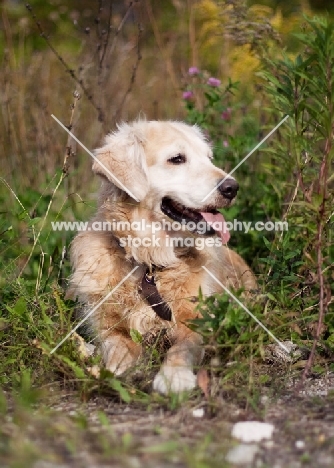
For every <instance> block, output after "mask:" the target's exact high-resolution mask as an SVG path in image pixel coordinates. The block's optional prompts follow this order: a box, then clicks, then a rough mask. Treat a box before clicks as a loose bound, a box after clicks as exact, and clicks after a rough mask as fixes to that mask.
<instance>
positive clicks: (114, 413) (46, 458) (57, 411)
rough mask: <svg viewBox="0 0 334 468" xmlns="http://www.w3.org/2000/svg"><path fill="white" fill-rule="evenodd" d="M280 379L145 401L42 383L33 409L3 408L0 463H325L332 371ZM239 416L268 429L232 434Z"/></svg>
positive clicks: (288, 466) (332, 430)
mask: <svg viewBox="0 0 334 468" xmlns="http://www.w3.org/2000/svg"><path fill="white" fill-rule="evenodd" d="M286 387H287V388H285V389H283V390H282V388H278V387H277V389H276V390H275V389H273V386H268V388H266V387H263V388H262V390H261V392H260V393H259V394H258V395H255V396H253V398H252V399H244V398H243V397H240V394H238V395H239V397H236V396H235V394H233V392H232V393H231V392H229V391H226V392H224V391H223V392H222V394H221V395H219V396H216V398H215V399H214V400H212V401H211V399H210V397H209V398H205V397H204V396H203V395H201V394H200V392H198V394H197V395H195V396H193V397H192V396H191V397H190V398H188V399H186V400H185V401H184V402H183V403H182V402H176V401H173V400H172V399H166V398H162V397H159V396H156V397H154V396H153V397H151V398H150V399H149V400H147V402H146V403H145V404H143V403H142V402H131V403H129V404H125V403H122V402H120V401H119V400H118V399H115V398H108V397H106V396H98V395H96V396H94V397H92V398H91V399H89V401H88V402H82V401H81V400H80V398H79V396H78V393H77V392H75V391H73V392H65V391H64V390H63V391H59V389H57V388H53V387H51V391H50V392H49V394H48V398H47V403H46V404H44V405H43V406H41V405H38V406H36V408H35V409H34V411H33V412H31V410H29V411H25V410H22V409H21V410H20V412H18V411H15V409H13V408H12V409H11V410H10V411H8V413H7V416H6V417H5V419H4V420H3V422H2V433H3V434H4V435H5V440H2V441H1V442H0V466H1V467H7V466H8V467H25V468H27V467H30V466H31V467H33V468H69V467H75V468H77V467H78V468H79V467H80V468H84V467H85V468H86V467H89V468H95V467H96V468H103V467H116V468H118V467H120V468H125V467H126V468H127V467H130V468H140V467H145V468H151V467H152V468H157V467H158V468H160V467H161V468H169V467H170V468H172V467H175V468H182V467H191V468H193V467H194V468H207V467H208V468H211V467H212V468H215V467H217V468H218V467H220V468H225V467H226V468H229V467H238V466H241V467H249V468H253V467H254V468H265V467H268V468H299V467H312V468H325V467H331V468H332V467H334V373H330V372H329V373H327V374H325V375H322V376H321V377H319V376H317V377H313V378H310V379H308V380H307V382H306V385H305V387H304V389H303V390H301V391H299V392H296V390H295V387H294V384H293V382H290V383H289V384H288V385H287V386H286ZM245 391H246V390H245ZM246 401H247V403H245V402H246ZM196 410H200V411H196ZM247 420H249V421H265V422H269V423H272V424H273V425H274V427H275V429H274V433H273V436H272V438H271V439H269V440H265V441H262V442H257V443H243V442H240V441H238V440H236V439H233V438H232V436H231V430H232V427H233V425H234V424H235V423H236V422H238V421H247ZM1 449H2V450H1ZM1 454H2V455H1Z"/></svg>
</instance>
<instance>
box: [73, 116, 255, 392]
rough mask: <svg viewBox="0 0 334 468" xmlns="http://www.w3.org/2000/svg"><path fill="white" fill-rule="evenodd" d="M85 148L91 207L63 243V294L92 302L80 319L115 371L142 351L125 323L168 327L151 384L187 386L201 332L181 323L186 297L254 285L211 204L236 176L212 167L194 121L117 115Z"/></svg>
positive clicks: (192, 310) (189, 311)
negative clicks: (96, 143)
mask: <svg viewBox="0 0 334 468" xmlns="http://www.w3.org/2000/svg"><path fill="white" fill-rule="evenodd" d="M94 155H95V156H94V162H93V172H94V173H95V174H97V175H98V176H100V178H101V189H100V192H99V195H98V209H97V213H96V215H95V216H94V218H93V219H92V220H91V221H90V222H89V227H88V228H87V230H85V231H84V232H80V233H78V234H77V235H76V237H75V238H74V240H73V241H72V244H71V250H70V257H71V264H72V275H71V278H70V281H69V291H68V297H71V298H73V299H78V301H79V302H80V303H82V304H83V314H84V315H85V314H88V313H89V312H90V311H91V310H92V309H93V308H94V307H96V306H97V305H98V307H97V308H96V310H95V311H94V313H92V314H91V315H90V316H89V319H88V320H87V321H88V323H89V326H90V328H91V329H92V331H93V332H94V333H96V334H97V335H98V340H99V344H100V348H101V353H102V357H103V361H104V365H105V367H106V368H107V369H108V370H110V371H111V372H113V373H114V374H115V375H120V374H122V373H124V372H125V371H126V370H127V369H128V368H129V367H131V366H133V365H134V364H135V363H136V361H137V360H138V358H139V357H140V355H141V344H140V343H138V342H135V341H133V340H132V338H131V331H132V330H136V331H137V332H139V333H140V334H141V335H144V334H145V333H147V332H149V331H151V330H158V329H167V334H168V337H169V339H170V341H171V343H172V346H171V347H170V349H169V350H168V351H167V353H166V356H165V359H164V361H163V364H162V365H161V368H160V370H159V372H158V373H157V374H156V376H155V378H154V380H153V389H154V390H155V391H158V392H160V393H163V394H167V393H169V392H175V393H178V392H182V391H186V390H191V389H193V388H194V387H195V386H196V375H195V373H194V368H195V366H198V365H199V364H200V362H201V360H202V358H203V349H202V338H201V336H200V335H199V334H197V333H196V332H194V331H192V330H191V329H190V328H188V326H187V322H188V321H189V320H192V319H194V318H196V317H198V316H199V312H198V311H197V310H196V301H194V300H192V299H193V298H196V297H198V294H199V291H200V290H201V293H202V295H203V296H208V295H212V294H214V293H219V292H222V291H223V288H222V287H221V285H220V284H223V285H224V286H225V287H227V288H240V287H242V288H244V290H246V291H249V290H252V289H254V288H255V287H256V281H255V278H254V275H253V273H252V272H251V270H250V268H249V267H248V266H247V264H246V263H245V262H244V260H243V259H242V258H241V257H240V256H239V255H238V254H237V253H235V252H234V251H232V250H230V249H229V248H228V246H227V241H228V238H229V234H228V232H226V230H225V229H224V223H225V220H224V218H223V215H221V214H220V212H219V211H218V209H221V208H228V207H229V206H230V205H231V204H232V203H233V201H234V199H235V197H236V195H237V191H238V188H239V186H238V183H237V182H236V180H235V179H234V178H232V177H227V174H226V173H225V172H224V171H223V170H222V169H220V168H218V167H216V166H214V164H213V163H212V149H211V147H210V144H209V143H208V141H207V139H206V137H205V136H204V133H203V132H202V131H201V130H200V128H199V127H198V126H196V125H194V126H191V125H188V124H186V123H182V122H176V121H145V120H138V121H135V122H133V123H123V124H121V125H119V126H118V129H117V130H116V131H115V132H114V133H112V134H109V135H108V136H107V137H106V139H105V144H104V145H103V146H102V147H101V148H99V149H97V150H95V153H94ZM101 226H102V228H101ZM104 226H108V229H107V228H105V229H103V227H104ZM199 226H200V228H199ZM130 273H131V274H130ZM125 278H126V279H125ZM219 283H220V284H219ZM136 341H138V340H136Z"/></svg>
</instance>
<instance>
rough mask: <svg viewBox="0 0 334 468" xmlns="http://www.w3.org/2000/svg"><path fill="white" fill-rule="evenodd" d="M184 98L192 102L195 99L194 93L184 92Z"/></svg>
mask: <svg viewBox="0 0 334 468" xmlns="http://www.w3.org/2000/svg"><path fill="white" fill-rule="evenodd" d="M182 97H183V99H185V100H186V101H190V99H192V98H193V97H194V93H193V92H192V91H183V94H182Z"/></svg>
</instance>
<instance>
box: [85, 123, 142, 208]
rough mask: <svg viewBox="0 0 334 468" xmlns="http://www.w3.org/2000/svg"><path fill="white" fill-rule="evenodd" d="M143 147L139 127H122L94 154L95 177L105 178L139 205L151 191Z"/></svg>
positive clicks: (125, 125) (135, 125) (108, 137)
mask: <svg viewBox="0 0 334 468" xmlns="http://www.w3.org/2000/svg"><path fill="white" fill-rule="evenodd" d="M144 143H145V135H144V132H143V131H142V129H141V128H140V125H138V123H137V124H136V123H135V124H133V125H129V124H123V125H121V126H119V127H118V131H116V132H115V133H112V134H110V135H108V136H107V137H106V139H105V145H104V146H103V147H102V148H99V149H97V150H95V152H94V153H95V160H94V163H93V171H94V172H95V174H99V175H101V176H103V177H106V178H107V179H108V180H109V181H110V182H112V183H113V184H115V185H116V186H117V187H119V188H120V189H122V190H124V191H125V192H127V193H128V194H129V195H130V196H131V197H132V198H134V199H135V200H137V201H140V200H143V198H145V195H146V194H147V192H148V189H149V182H148V170H147V164H146V156H145V150H144Z"/></svg>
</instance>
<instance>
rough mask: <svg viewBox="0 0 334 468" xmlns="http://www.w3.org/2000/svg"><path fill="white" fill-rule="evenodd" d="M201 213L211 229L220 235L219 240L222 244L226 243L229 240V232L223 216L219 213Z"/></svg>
mask: <svg viewBox="0 0 334 468" xmlns="http://www.w3.org/2000/svg"><path fill="white" fill-rule="evenodd" d="M201 215H202V216H203V218H204V219H205V221H206V222H207V223H208V224H209V226H212V227H213V229H214V230H215V231H216V232H217V233H218V234H219V235H220V237H221V240H222V241H223V243H224V244H226V243H227V242H228V241H229V240H230V237H231V235H230V233H229V230H228V229H227V226H226V222H225V219H224V216H223V215H222V214H221V213H218V212H217V213H215V214H213V213H202V212H201Z"/></svg>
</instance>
